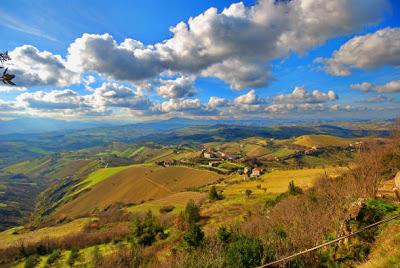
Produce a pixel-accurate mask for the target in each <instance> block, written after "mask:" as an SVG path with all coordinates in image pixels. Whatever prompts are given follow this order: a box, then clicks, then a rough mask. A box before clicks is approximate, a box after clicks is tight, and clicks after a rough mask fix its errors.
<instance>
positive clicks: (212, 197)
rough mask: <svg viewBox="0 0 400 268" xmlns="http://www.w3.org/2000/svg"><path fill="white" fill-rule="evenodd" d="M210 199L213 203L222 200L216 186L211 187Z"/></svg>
mask: <svg viewBox="0 0 400 268" xmlns="http://www.w3.org/2000/svg"><path fill="white" fill-rule="evenodd" d="M208 197H209V198H210V200H211V201H215V200H220V199H221V197H220V195H219V194H218V192H217V188H216V187H215V186H212V187H211V189H210V193H209V195H208Z"/></svg>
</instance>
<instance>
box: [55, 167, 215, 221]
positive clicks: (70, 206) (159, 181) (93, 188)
mask: <svg viewBox="0 0 400 268" xmlns="http://www.w3.org/2000/svg"><path fill="white" fill-rule="evenodd" d="M220 177H221V175H219V174H217V173H214V172H211V171H207V170H199V169H194V168H188V167H166V168H164V167H159V166H143V165H142V166H138V165H136V166H128V167H118V168H107V169H100V170H98V171H96V172H94V173H92V174H91V175H90V176H89V177H88V179H87V180H85V181H84V182H85V183H87V184H85V186H84V187H83V188H82V189H83V190H78V192H76V193H75V194H76V195H77V197H76V198H75V199H73V200H72V201H70V202H68V203H66V204H65V205H63V206H61V207H60V208H59V209H58V210H57V211H56V212H55V216H56V217H63V216H70V217H76V216H79V215H84V214H86V213H90V212H92V211H93V210H94V209H96V208H99V209H102V208H106V207H107V206H109V205H112V204H116V203H123V204H139V203H141V202H144V201H151V200H156V199H160V198H163V197H166V196H168V195H171V194H174V193H178V192H182V191H185V190H186V189H189V188H193V187H199V186H203V185H206V184H210V183H213V182H215V181H216V180H217V179H218V178H220Z"/></svg>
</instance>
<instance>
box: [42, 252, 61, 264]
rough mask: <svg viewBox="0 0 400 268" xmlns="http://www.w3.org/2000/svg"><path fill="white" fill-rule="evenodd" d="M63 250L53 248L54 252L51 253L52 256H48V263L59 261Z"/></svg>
mask: <svg viewBox="0 0 400 268" xmlns="http://www.w3.org/2000/svg"><path fill="white" fill-rule="evenodd" d="M60 255H61V252H60V251H59V250H53V252H52V253H51V254H50V256H49V257H48V258H47V261H46V263H47V264H53V263H55V262H56V261H57V259H58V258H59V257H60Z"/></svg>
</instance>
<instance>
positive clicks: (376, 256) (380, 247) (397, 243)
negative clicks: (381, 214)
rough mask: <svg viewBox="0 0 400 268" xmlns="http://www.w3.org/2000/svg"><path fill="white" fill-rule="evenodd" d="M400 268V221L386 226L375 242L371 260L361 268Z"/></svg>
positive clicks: (360, 267)
mask: <svg viewBox="0 0 400 268" xmlns="http://www.w3.org/2000/svg"><path fill="white" fill-rule="evenodd" d="M395 267H400V221H395V222H393V223H391V224H390V225H388V226H386V227H385V228H384V229H383V230H382V231H381V233H380V235H379V236H378V238H377V240H376V241H375V246H374V248H373V249H372V252H371V255H370V256H369V260H368V261H367V262H366V263H364V264H362V265H360V266H359V268H395Z"/></svg>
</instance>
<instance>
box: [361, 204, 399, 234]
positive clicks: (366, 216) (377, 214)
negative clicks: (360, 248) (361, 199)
mask: <svg viewBox="0 0 400 268" xmlns="http://www.w3.org/2000/svg"><path fill="white" fill-rule="evenodd" d="M396 210H397V207H396V206H394V205H392V204H390V203H388V202H386V201H384V200H377V199H370V200H368V201H367V202H366V203H365V205H364V206H363V207H362V208H361V210H360V212H359V213H358V215H357V218H356V220H357V222H358V228H362V227H364V226H366V225H369V224H372V223H375V222H377V221H380V220H382V219H383V218H384V217H385V216H386V215H388V214H389V213H391V212H394V211H396ZM377 232H378V230H377V229H376V228H372V229H369V230H366V231H364V232H362V233H360V234H359V237H360V238H361V239H363V240H365V241H368V242H373V241H374V240H375V236H376V235H377Z"/></svg>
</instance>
